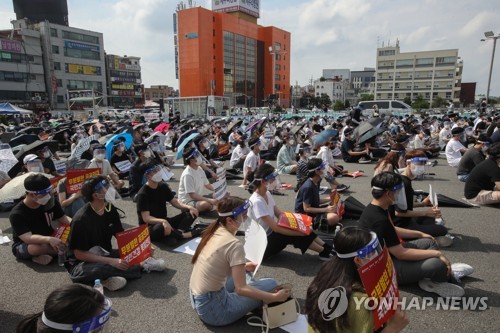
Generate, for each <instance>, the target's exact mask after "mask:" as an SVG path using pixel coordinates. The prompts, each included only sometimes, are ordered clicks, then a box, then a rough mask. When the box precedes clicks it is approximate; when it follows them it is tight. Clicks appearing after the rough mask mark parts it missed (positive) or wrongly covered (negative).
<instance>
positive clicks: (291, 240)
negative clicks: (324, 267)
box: [249, 163, 333, 260]
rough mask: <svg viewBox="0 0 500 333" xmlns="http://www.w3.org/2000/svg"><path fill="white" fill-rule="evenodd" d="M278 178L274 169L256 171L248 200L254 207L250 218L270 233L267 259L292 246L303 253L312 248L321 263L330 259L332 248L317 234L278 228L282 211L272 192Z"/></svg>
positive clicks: (265, 256) (271, 167) (265, 164)
mask: <svg viewBox="0 0 500 333" xmlns="http://www.w3.org/2000/svg"><path fill="white" fill-rule="evenodd" d="M277 176H278V173H277V172H276V171H275V169H274V167H273V166H272V165H270V164H267V163H264V164H262V165H261V166H259V168H257V171H255V178H254V181H253V182H252V184H251V185H250V189H249V190H250V191H251V192H253V194H252V196H251V197H250V199H249V201H250V202H251V204H252V205H251V208H250V212H249V216H250V217H251V218H252V219H253V220H254V221H257V222H258V223H259V224H260V225H261V226H262V227H263V228H264V230H265V231H266V233H267V247H266V251H265V252H264V259H267V258H269V257H271V256H273V255H275V254H277V253H279V252H281V251H282V250H283V249H284V248H285V247H286V246H287V245H289V244H292V245H293V246H294V247H296V248H299V249H300V250H301V251H302V254H304V253H305V252H306V251H307V250H308V249H310V250H312V251H315V252H317V253H318V254H319V258H320V259H321V260H328V259H330V256H331V253H332V250H333V249H332V247H331V246H329V245H328V244H326V243H325V242H323V240H321V238H319V237H318V236H317V235H316V234H315V233H314V232H311V233H310V234H309V235H307V236H306V235H304V234H303V233H301V232H298V231H295V230H290V229H287V228H283V227H281V226H279V225H278V219H279V217H280V215H281V210H280V209H279V208H278V207H277V206H276V204H275V202H274V199H273V197H272V195H271V193H270V192H269V191H272V190H273V189H274V188H275V187H276V185H275V184H276V180H275V179H276V177H277Z"/></svg>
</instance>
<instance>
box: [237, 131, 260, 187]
mask: <svg viewBox="0 0 500 333" xmlns="http://www.w3.org/2000/svg"><path fill="white" fill-rule="evenodd" d="M248 148H250V152H249V153H248V155H247V156H246V157H245V162H244V163H243V182H242V184H241V186H243V187H245V186H247V185H248V183H249V182H251V181H252V180H253V175H254V173H255V170H257V167H258V166H259V164H260V154H259V153H260V140H259V139H258V138H252V139H250V141H248Z"/></svg>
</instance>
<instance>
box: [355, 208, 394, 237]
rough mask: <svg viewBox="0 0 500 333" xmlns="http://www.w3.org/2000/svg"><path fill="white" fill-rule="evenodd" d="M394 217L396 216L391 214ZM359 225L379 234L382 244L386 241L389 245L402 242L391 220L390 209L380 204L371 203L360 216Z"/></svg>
mask: <svg viewBox="0 0 500 333" xmlns="http://www.w3.org/2000/svg"><path fill="white" fill-rule="evenodd" d="M391 217H392V218H394V216H391ZM359 225H360V226H361V227H363V228H366V229H368V230H370V231H373V232H375V233H376V234H377V237H378V240H379V241H380V243H381V244H383V242H385V244H386V245H387V247H391V246H395V245H398V244H400V243H401V242H400V241H399V238H398V234H397V233H396V229H395V228H394V226H393V225H392V223H391V221H390V220H389V211H387V210H384V209H383V208H382V207H380V206H376V205H373V204H371V203H370V204H369V205H368V206H366V208H365V210H363V213H362V214H361V217H360V218H359Z"/></svg>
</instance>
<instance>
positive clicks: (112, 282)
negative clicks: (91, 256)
mask: <svg viewBox="0 0 500 333" xmlns="http://www.w3.org/2000/svg"><path fill="white" fill-rule="evenodd" d="M126 285H127V279H125V278H124V277H121V276H112V277H110V278H108V279H106V280H104V281H102V286H103V287H104V288H106V289H108V290H111V291H115V290H118V289H122V288H123V287H125V286H126Z"/></svg>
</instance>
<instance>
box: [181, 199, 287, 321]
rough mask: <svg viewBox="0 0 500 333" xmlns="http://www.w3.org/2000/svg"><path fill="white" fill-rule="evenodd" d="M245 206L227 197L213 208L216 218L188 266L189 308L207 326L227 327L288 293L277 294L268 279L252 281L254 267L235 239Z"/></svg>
mask: <svg viewBox="0 0 500 333" xmlns="http://www.w3.org/2000/svg"><path fill="white" fill-rule="evenodd" d="M248 206H249V204H248V202H245V201H244V200H243V199H240V198H236V197H228V198H225V199H223V200H221V201H220V202H219V203H218V205H217V211H218V214H219V218H218V219H217V220H216V221H214V222H213V223H212V224H210V226H209V227H208V228H207V230H206V231H205V232H204V233H203V236H202V239H201V241H200V244H199V245H198V247H197V249H196V252H195V253H194V256H193V259H192V260H191V263H192V264H193V271H192V273H191V279H190V282H189V293H190V296H191V306H192V307H193V309H194V310H195V311H196V313H197V314H198V316H199V318H200V319H201V321H203V322H204V323H205V324H208V325H211V326H225V325H229V324H231V323H233V322H235V321H237V320H239V319H241V318H243V317H244V316H245V315H246V314H247V313H248V312H249V311H252V310H255V309H257V308H259V307H262V304H263V303H274V302H283V301H285V300H286V299H288V297H289V296H290V290H288V289H285V288H283V289H280V290H277V286H278V284H277V282H276V281H275V280H274V279H271V278H263V279H260V280H254V279H253V277H252V275H251V274H250V273H251V272H253V271H254V270H255V268H256V264H255V263H251V262H246V259H245V250H244V249H243V244H242V243H241V241H240V240H239V239H238V238H236V237H235V234H236V232H237V231H238V230H241V229H245V226H246V225H247V224H248V223H247V221H248V219H247V210H248Z"/></svg>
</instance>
